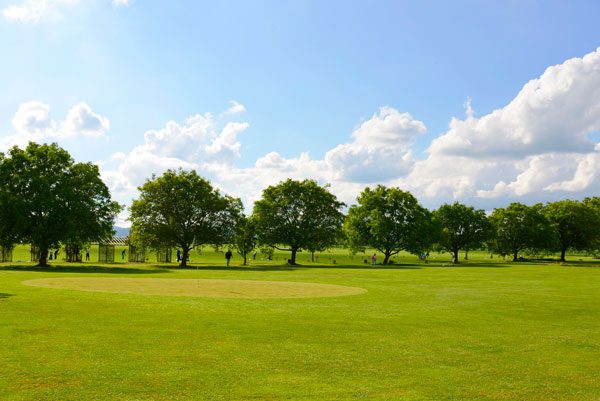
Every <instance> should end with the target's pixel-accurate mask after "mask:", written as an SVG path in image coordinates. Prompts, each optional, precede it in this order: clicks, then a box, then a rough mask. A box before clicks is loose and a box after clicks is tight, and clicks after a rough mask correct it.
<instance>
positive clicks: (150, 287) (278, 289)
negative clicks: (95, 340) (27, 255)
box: [23, 277, 367, 298]
mask: <svg viewBox="0 0 600 401" xmlns="http://www.w3.org/2000/svg"><path fill="white" fill-rule="evenodd" d="M23 284H26V285H31V286H36V287H46V288H61V289H71V290H79V291H93V292H111V293H126V294H144V295H167V296H185V297H209V298H313V297H339V296H345V295H356V294H362V293H364V292H366V291H367V290H365V289H364V288H358V287H347V286H343V285H334V284H317V283H300V282H293V281H258V280H214V279H168V278H127V277H58V278H54V277H53V278H42V279H36V280H27V281H23Z"/></svg>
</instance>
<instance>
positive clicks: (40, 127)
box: [0, 101, 110, 149]
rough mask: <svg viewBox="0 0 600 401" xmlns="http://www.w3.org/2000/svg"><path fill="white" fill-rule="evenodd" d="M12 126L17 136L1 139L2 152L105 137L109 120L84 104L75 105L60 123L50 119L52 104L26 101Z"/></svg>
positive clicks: (20, 107)
mask: <svg viewBox="0 0 600 401" xmlns="http://www.w3.org/2000/svg"><path fill="white" fill-rule="evenodd" d="M12 125H13V128H14V130H15V134H13V135H9V136H5V137H3V138H0V149H7V148H9V147H10V146H13V145H18V146H23V145H26V144H27V143H28V142H29V141H34V142H40V141H45V140H47V139H50V140H56V139H66V138H73V137H78V136H91V137H98V136H104V135H105V134H106V132H107V131H108V130H109V129H110V122H109V121H108V119H107V118H106V117H103V116H101V115H99V114H96V113H95V112H94V111H93V110H92V108H91V107H90V106H89V105H88V104H87V103H84V102H81V103H79V104H76V105H75V106H73V107H72V108H71V109H70V110H69V111H68V113H67V116H66V118H65V119H64V120H62V121H60V122H57V121H56V120H54V119H53V118H52V117H50V106H49V105H47V104H45V103H42V102H39V101H30V102H25V103H22V104H21V105H19V107H18V109H17V111H16V113H15V115H14V117H13V119H12Z"/></svg>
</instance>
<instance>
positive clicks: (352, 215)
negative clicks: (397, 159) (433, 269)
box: [345, 185, 436, 264]
mask: <svg viewBox="0 0 600 401" xmlns="http://www.w3.org/2000/svg"><path fill="white" fill-rule="evenodd" d="M357 201H358V205H353V206H351V207H350V210H349V211H348V216H347V218H346V223H345V230H346V234H347V237H348V241H349V244H350V246H351V248H352V249H358V248H361V247H364V246H369V247H372V248H375V249H376V250H378V251H379V252H382V253H383V254H384V260H383V264H387V263H388V262H389V259H390V257H391V256H392V255H395V254H397V253H399V252H400V251H403V250H405V251H408V252H411V253H421V252H423V251H426V250H428V248H429V246H430V245H431V242H430V240H431V239H435V237H436V230H435V226H434V225H433V224H432V221H431V213H430V212H429V211H428V210H427V209H425V208H424V207H422V206H421V205H419V203H418V202H417V199H416V198H415V197H414V196H413V195H411V194H410V193H409V192H405V191H402V190H400V189H398V188H387V187H385V186H383V185H379V186H377V187H376V188H375V189H370V188H368V187H367V188H365V190H364V191H363V192H362V193H361V194H360V195H359V196H358V198H357Z"/></svg>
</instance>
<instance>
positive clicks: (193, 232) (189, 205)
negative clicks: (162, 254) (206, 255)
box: [130, 170, 242, 266]
mask: <svg viewBox="0 0 600 401" xmlns="http://www.w3.org/2000/svg"><path fill="white" fill-rule="evenodd" d="M138 190H139V191H140V197H139V199H136V200H134V201H133V203H132V205H131V207H130V211H131V216H130V220H131V222H132V231H133V233H134V237H133V238H132V240H133V239H135V240H136V241H141V242H138V243H134V244H135V245H139V244H142V245H148V244H150V245H151V246H153V247H162V246H168V247H180V248H181V250H182V258H181V266H186V265H187V261H188V255H189V252H190V250H191V249H192V248H193V247H194V246H200V245H204V244H222V243H225V242H229V241H230V240H231V238H232V235H233V227H235V223H236V221H237V219H238V218H239V216H240V214H241V210H242V204H241V201H240V200H239V199H235V198H231V197H229V196H223V195H221V194H220V192H219V190H217V189H214V188H213V187H212V185H211V184H210V182H209V181H208V180H206V179H204V178H202V177H200V176H199V175H198V174H197V173H196V172H195V171H193V170H192V171H184V170H179V171H174V170H167V171H166V172H165V173H164V174H163V175H162V176H160V177H157V176H155V175H153V176H152V178H151V179H149V180H147V181H146V183H145V184H144V185H143V186H141V187H139V188H138Z"/></svg>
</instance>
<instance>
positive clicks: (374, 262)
mask: <svg viewBox="0 0 600 401" xmlns="http://www.w3.org/2000/svg"><path fill="white" fill-rule="evenodd" d="M376 264H377V254H376V253H374V254H373V256H371V265H372V266H375V265H376Z"/></svg>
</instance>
